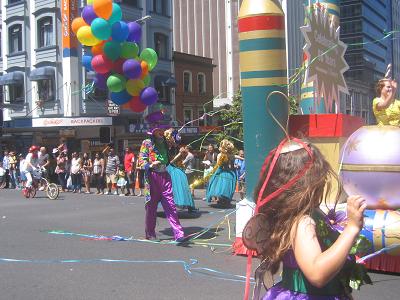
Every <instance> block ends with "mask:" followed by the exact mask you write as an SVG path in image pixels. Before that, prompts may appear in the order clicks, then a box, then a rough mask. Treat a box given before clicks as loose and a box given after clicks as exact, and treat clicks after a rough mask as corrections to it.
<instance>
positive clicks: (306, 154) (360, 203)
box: [243, 139, 371, 300]
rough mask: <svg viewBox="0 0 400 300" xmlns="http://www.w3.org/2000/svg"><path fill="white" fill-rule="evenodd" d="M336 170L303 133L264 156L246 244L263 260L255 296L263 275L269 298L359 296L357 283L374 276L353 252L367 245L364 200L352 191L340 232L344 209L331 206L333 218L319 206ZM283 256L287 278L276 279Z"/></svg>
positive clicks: (334, 299)
mask: <svg viewBox="0 0 400 300" xmlns="http://www.w3.org/2000/svg"><path fill="white" fill-rule="evenodd" d="M333 178H335V179H336V178H337V176H336V175H335V173H334V171H333V170H332V168H331V166H330V165H329V163H328V162H327V161H326V160H325V159H324V157H323V156H322V154H321V152H320V151H319V150H318V149H317V148H316V147H315V146H314V145H312V144H308V143H306V142H303V141H302V140H298V139H293V140H291V141H288V140H287V139H285V140H283V141H282V142H281V143H280V144H279V146H278V147H277V148H276V149H274V150H272V151H271V153H270V155H269V156H268V157H267V159H266V160H265V162H264V165H263V166H262V169H261V173H260V179H259V182H258V185H257V187H256V190H255V194H254V197H255V199H257V206H256V211H255V215H254V216H253V217H252V218H251V219H250V220H249V222H248V223H247V225H246V227H245V230H244V231H243V242H244V244H245V245H246V247H248V248H249V249H251V250H255V251H257V253H258V254H259V255H260V256H261V259H262V260H263V262H262V264H261V265H260V267H259V268H258V269H257V270H256V288H255V293H254V296H255V297H254V298H255V299H259V297H260V286H261V285H260V283H261V282H262V281H263V280H264V284H265V286H266V287H267V288H269V289H268V291H267V293H266V295H265V296H264V297H263V298H262V299H264V300H269V299H271V300H272V299H302V300H306V299H314V300H320V299H325V300H339V299H352V298H351V290H352V289H351V287H353V288H358V287H359V286H360V285H361V284H363V283H371V281H370V279H369V277H368V275H367V274H366V272H365V270H364V266H363V265H360V264H357V263H356V261H355V256H354V255H353V254H354V253H361V252H362V251H359V250H360V246H361V245H362V244H363V243H362V242H360V241H362V239H361V237H359V233H360V230H361V229H362V228H363V212H364V210H365V208H366V203H365V200H364V199H363V198H362V197H361V196H350V197H348V198H347V217H348V219H347V225H346V226H345V228H344V229H343V231H342V232H341V233H339V231H337V230H336V227H335V224H336V223H335V219H337V217H338V215H336V214H335V213H334V211H332V212H331V213H330V214H329V216H332V218H331V219H330V218H328V216H327V215H325V214H324V213H323V212H322V211H321V210H320V209H319V206H320V205H321V203H322V202H326V196H327V195H329V192H330V190H331V181H332V179H333ZM337 199H338V198H337ZM336 221H337V220H336ZM353 251H354V252H353ZM350 252H351V254H350ZM281 262H283V271H282V281H280V282H279V283H277V284H275V285H274V284H273V277H272V275H273V274H275V273H276V272H277V271H278V269H279V266H280V263H281ZM250 266H251V265H250ZM271 286H272V287H271ZM350 286H351V287H350Z"/></svg>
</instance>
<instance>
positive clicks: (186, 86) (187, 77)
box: [183, 71, 192, 93]
mask: <svg viewBox="0 0 400 300" xmlns="http://www.w3.org/2000/svg"><path fill="white" fill-rule="evenodd" d="M183 91H184V92H185V93H191V92H192V72H190V71H183Z"/></svg>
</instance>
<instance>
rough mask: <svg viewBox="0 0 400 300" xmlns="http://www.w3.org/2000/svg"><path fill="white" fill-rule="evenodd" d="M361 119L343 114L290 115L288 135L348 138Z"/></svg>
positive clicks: (361, 124) (362, 122) (358, 126)
mask: <svg viewBox="0 0 400 300" xmlns="http://www.w3.org/2000/svg"><path fill="white" fill-rule="evenodd" d="M361 126H364V121H363V119H361V118H359V117H355V116H350V115H344V114H314V115H291V116H290V119H289V133H290V135H293V136H296V137H349V136H350V135H351V134H352V133H353V132H354V131H356V130H357V129H358V128H360V127H361Z"/></svg>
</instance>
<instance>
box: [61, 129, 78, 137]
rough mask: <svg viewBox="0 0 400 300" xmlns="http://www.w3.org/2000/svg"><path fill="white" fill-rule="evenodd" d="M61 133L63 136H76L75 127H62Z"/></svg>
mask: <svg viewBox="0 0 400 300" xmlns="http://www.w3.org/2000/svg"><path fill="white" fill-rule="evenodd" d="M59 134H60V136H62V137H75V129H60V131H59Z"/></svg>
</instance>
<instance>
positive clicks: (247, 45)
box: [238, 0, 288, 201]
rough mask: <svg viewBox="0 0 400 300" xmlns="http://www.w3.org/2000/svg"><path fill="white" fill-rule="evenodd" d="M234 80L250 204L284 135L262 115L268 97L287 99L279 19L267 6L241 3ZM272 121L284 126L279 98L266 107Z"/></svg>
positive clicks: (254, 0)
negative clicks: (263, 169) (236, 81)
mask: <svg viewBox="0 0 400 300" xmlns="http://www.w3.org/2000/svg"><path fill="white" fill-rule="evenodd" d="M238 29H239V51H240V56H239V60H240V77H241V90H242V96H243V123H244V148H245V156H246V170H248V171H247V172H246V199H248V200H252V201H254V199H253V192H254V189H255V186H256V184H257V181H258V176H259V173H260V170H261V165H262V163H263V161H264V159H265V156H266V155H267V154H268V152H269V151H270V150H271V149H273V148H274V147H276V146H277V145H278V143H279V141H281V140H282V138H283V136H284V132H283V131H282V129H280V128H279V127H278V125H277V124H276V122H275V121H274V120H273V119H272V117H271V116H270V115H269V114H268V113H267V108H266V98H267V96H268V94H269V93H270V92H272V91H277V90H278V91H281V92H283V93H285V94H286V93H287V86H286V84H287V64H286V42H285V16H284V13H283V11H282V9H281V7H280V5H279V4H277V2H275V1H273V0H244V1H243V3H242V5H241V7H240V11H239V20H238ZM269 107H270V108H271V111H272V113H273V114H274V116H275V117H276V118H277V119H278V120H279V121H280V122H281V123H282V124H286V120H287V117H288V115H287V113H288V112H287V102H286V100H285V99H283V98H282V97H281V96H275V95H274V96H272V97H271V99H270V101H269Z"/></svg>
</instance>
